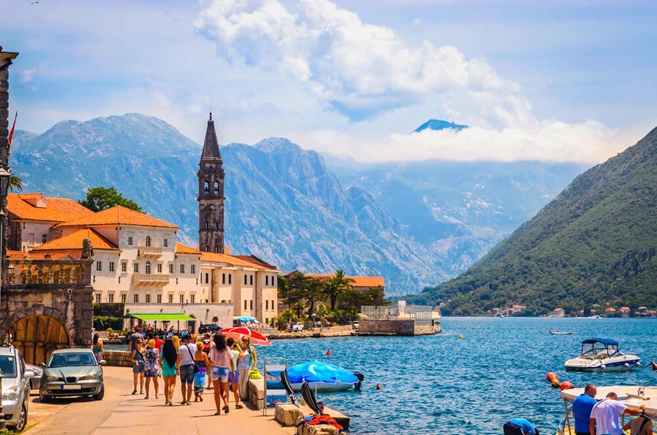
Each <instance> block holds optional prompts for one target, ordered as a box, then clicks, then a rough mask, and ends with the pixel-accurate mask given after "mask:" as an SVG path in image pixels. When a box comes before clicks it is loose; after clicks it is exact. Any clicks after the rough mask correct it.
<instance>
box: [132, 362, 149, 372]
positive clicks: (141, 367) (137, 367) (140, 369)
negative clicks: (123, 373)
mask: <svg viewBox="0 0 657 435" xmlns="http://www.w3.org/2000/svg"><path fill="white" fill-rule="evenodd" d="M145 368H146V367H145V364H141V363H137V364H133V365H132V373H134V374H139V373H144V369H145Z"/></svg>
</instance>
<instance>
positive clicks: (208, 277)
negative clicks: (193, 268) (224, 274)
mask: <svg viewBox="0 0 657 435" xmlns="http://www.w3.org/2000/svg"><path fill="white" fill-rule="evenodd" d="M224 281H225V279H224ZM209 282H210V274H209V273H206V274H205V283H206V284H207V283H209Z"/></svg>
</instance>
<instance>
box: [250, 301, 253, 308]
mask: <svg viewBox="0 0 657 435" xmlns="http://www.w3.org/2000/svg"><path fill="white" fill-rule="evenodd" d="M250 302H251V309H252V310H253V299H251V301H250Z"/></svg>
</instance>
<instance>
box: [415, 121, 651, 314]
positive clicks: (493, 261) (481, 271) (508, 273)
mask: <svg viewBox="0 0 657 435" xmlns="http://www.w3.org/2000/svg"><path fill="white" fill-rule="evenodd" d="M656 189H657V129H654V130H653V131H651V132H650V133H649V134H648V135H647V136H646V137H645V138H644V139H642V140H641V141H640V142H638V143H637V144H636V145H634V146H632V147H630V148H628V149H627V150H626V151H624V152H623V153H621V154H619V155H617V156H615V157H613V158H611V159H609V160H608V161H607V162H605V163H603V164H601V165H598V166H595V167H593V168H591V169H590V170H588V171H587V172H585V173H584V174H582V175H580V176H578V177H577V178H576V179H575V180H574V181H573V182H572V183H571V184H570V185H569V186H568V187H567V188H566V189H564V191H563V192H561V193H560V194H559V196H557V197H556V198H555V199H554V200H553V201H552V202H550V203H549V204H548V205H547V206H545V207H544V208H543V209H542V210H541V211H540V212H539V213H538V214H537V215H536V217H534V218H533V219H532V220H530V221H529V222H526V223H525V224H523V225H522V226H521V227H520V228H518V229H517V230H516V231H515V232H514V233H513V234H512V235H511V236H509V237H508V238H506V239H505V240H503V241H502V242H500V243H499V244H498V245H496V246H495V247H494V248H493V249H492V250H491V251H490V252H489V253H488V254H487V255H486V256H484V257H483V258H482V259H481V260H480V261H479V262H477V263H475V264H474V265H473V266H472V267H471V268H470V269H468V270H467V271H466V272H465V273H463V274H461V275H460V276H458V277H457V278H455V279H453V280H451V281H448V282H446V283H444V284H441V285H439V286H437V287H434V288H429V289H426V290H425V291H423V292H422V293H420V294H418V295H416V296H412V297H409V298H408V300H409V301H412V302H415V303H431V304H438V303H440V302H445V303H446V306H445V307H444V309H443V312H444V313H446V314H452V315H467V314H476V313H481V312H485V311H486V310H488V309H491V308H493V307H500V306H504V305H507V304H512V303H515V304H521V305H526V306H527V314H533V315H537V314H543V313H547V312H548V311H550V310H553V309H554V308H556V307H563V308H565V309H566V312H567V313H573V312H574V311H576V310H577V309H580V308H581V309H585V310H588V309H590V308H591V307H592V305H593V304H599V305H600V308H597V309H598V311H600V310H604V308H605V307H606V306H612V307H615V308H618V306H620V305H627V306H630V307H631V308H633V309H635V308H637V307H638V306H642V305H645V306H648V307H650V308H652V309H655V308H657V256H656V254H657V192H656Z"/></svg>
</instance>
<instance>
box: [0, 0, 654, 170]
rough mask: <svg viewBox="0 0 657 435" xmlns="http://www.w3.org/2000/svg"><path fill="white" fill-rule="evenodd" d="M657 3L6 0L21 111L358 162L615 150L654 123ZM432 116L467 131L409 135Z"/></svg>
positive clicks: (0, 33) (576, 158) (37, 121)
mask: <svg viewBox="0 0 657 435" xmlns="http://www.w3.org/2000/svg"><path fill="white" fill-rule="evenodd" d="M655 22H657V3H656V2H653V1H633V0H625V1H623V2H617V1H612V0H609V1H607V0H580V1H577V2H572V1H566V0H550V1H538V0H433V1H432V0H349V1H344V0H298V1H288V0H207V1H201V2H193V1H182V0H178V1H174V0H170V1H161V2H156V1H138V0H113V1H112V2H88V1H73V0H71V1H65V0H60V1H54V0H39V1H38V2H36V3H35V2H33V1H27V0H26V1H23V0H12V1H8V0H5V1H4V2H3V14H2V15H0V45H2V46H4V49H5V50H6V51H18V52H20V55H19V57H18V58H17V59H16V61H15V62H14V65H13V66H12V67H11V72H10V74H11V75H10V95H11V101H10V106H11V107H10V110H11V112H12V113H13V112H14V111H15V110H17V111H18V112H19V122H18V126H17V127H18V128H21V129H24V130H28V131H32V132H35V133H42V132H44V131H45V130H47V129H48V128H50V127H51V126H52V125H53V124H55V123H57V122H60V121H63V120H68V119H75V120H80V121H85V120H88V119H92V118H95V117H99V116H110V115H121V114H124V113H131V112H139V113H144V114H147V115H152V116H156V117H159V118H161V119H164V120H165V121H167V122H169V123H170V124H172V125H173V126H174V127H176V128H177V129H178V130H180V131H181V132H182V133H183V134H185V135H187V136H188V137H190V138H191V139H193V140H195V141H197V142H201V141H202V139H203V135H204V132H205V121H206V120H207V117H208V112H209V111H210V110H212V112H213V118H214V119H215V122H216V124H217V127H218V132H219V141H220V143H224V144H225V143H230V142H242V143H249V144H252V143H255V142H257V141H259V140H262V139H264V138H267V137H272V136H277V137H287V138H289V139H290V140H292V141H294V142H296V143H298V144H299V145H300V146H302V147H303V148H307V149H315V150H317V151H320V152H323V153H326V154H332V155H335V156H339V157H348V158H353V159H355V160H358V161H364V162H365V161H367V162H377V161H417V160H427V159H449V160H461V161H475V160H496V161H522V160H545V161H572V162H585V163H598V162H602V161H604V160H605V159H607V158H608V157H610V156H613V155H615V154H616V153H618V152H620V151H622V150H623V149H625V148H626V147H627V146H629V145H632V144H634V143H635V142H636V141H638V140H639V139H641V138H642V137H643V136H644V135H645V134H647V133H648V131H650V129H652V128H653V127H654V126H655V125H656V124H657V110H656V109H657V98H656V97H657V81H656V80H655V77H656V76H657V44H655V42H656V41H657V26H654V23H655ZM430 118H436V119H445V120H449V121H452V120H454V121H455V122H457V123H459V124H467V125H469V126H470V128H468V129H465V130H462V131H460V132H456V131H452V130H445V131H440V132H435V131H428V130H425V131H423V132H422V133H413V134H411V132H412V131H413V130H414V129H415V128H417V127H418V126H419V125H421V124H422V123H424V122H425V121H426V120H428V119H430Z"/></svg>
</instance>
